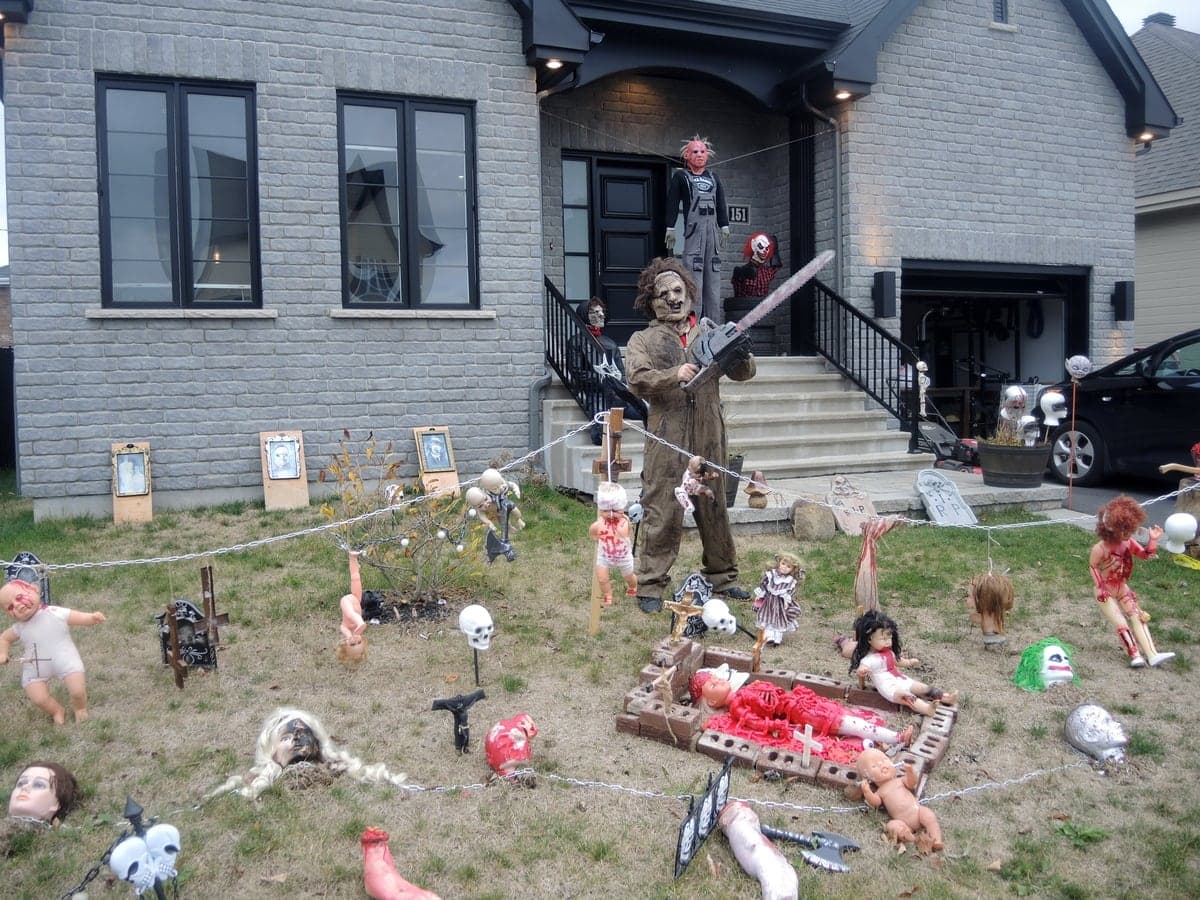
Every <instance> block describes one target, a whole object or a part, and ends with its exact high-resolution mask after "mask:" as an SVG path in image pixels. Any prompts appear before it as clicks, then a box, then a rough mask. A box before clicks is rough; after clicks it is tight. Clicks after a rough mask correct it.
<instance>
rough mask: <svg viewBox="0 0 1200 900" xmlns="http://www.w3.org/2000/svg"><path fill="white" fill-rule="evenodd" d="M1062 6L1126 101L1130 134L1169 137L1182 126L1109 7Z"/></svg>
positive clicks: (1089, 1)
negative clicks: (1171, 132) (1176, 128)
mask: <svg viewBox="0 0 1200 900" xmlns="http://www.w3.org/2000/svg"><path fill="white" fill-rule="evenodd" d="M1062 2H1063V6H1065V7H1066V8H1067V12H1069V13H1070V14H1071V18H1072V19H1074V20H1075V24H1076V25H1078V26H1079V30H1080V31H1082V32H1083V36H1084V38H1085V39H1086V40H1087V42H1088V44H1089V46H1091V48H1092V51H1093V52H1094V53H1095V54H1096V56H1097V57H1098V58H1099V59H1100V62H1101V63H1102V64H1103V66H1104V68H1105V69H1106V70H1107V71H1108V75H1109V77H1110V78H1111V79H1112V80H1113V84H1115V85H1116V88H1117V90H1118V91H1119V92H1120V94H1121V96H1122V97H1123V98H1124V99H1125V129H1126V131H1127V132H1128V133H1129V134H1130V135H1137V134H1140V133H1142V132H1143V131H1149V132H1151V133H1152V134H1154V135H1155V136H1156V137H1166V135H1167V133H1168V132H1169V131H1170V130H1171V129H1172V128H1174V127H1175V126H1176V125H1179V124H1180V120H1179V117H1178V116H1177V115H1175V110H1174V109H1172V108H1171V104H1170V102H1169V101H1168V100H1167V96H1166V94H1164V93H1163V91H1162V88H1160V87H1159V86H1158V82H1156V81H1155V80H1154V76H1153V75H1151V74H1150V69H1149V68H1148V67H1147V66H1146V63H1145V62H1144V61H1143V60H1142V57H1141V54H1139V53H1138V52H1137V48H1135V47H1134V46H1133V41H1131V40H1130V39H1129V35H1127V34H1125V29H1124V28H1122V27H1121V23H1120V22H1119V21H1118V20H1117V17H1116V16H1115V15H1113V12H1112V10H1111V9H1109V8H1108V4H1106V3H1100V2H1097V0H1062Z"/></svg>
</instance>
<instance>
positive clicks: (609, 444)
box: [592, 409, 633, 481]
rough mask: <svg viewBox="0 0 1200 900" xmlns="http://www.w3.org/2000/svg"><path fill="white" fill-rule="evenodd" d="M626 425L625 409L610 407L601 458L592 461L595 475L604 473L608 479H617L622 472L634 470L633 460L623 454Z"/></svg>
mask: <svg viewBox="0 0 1200 900" xmlns="http://www.w3.org/2000/svg"><path fill="white" fill-rule="evenodd" d="M624 425H625V410H623V409H610V410H609V411H608V428H606V429H605V430H604V442H603V445H602V446H601V448H600V458H599V459H596V460H593V461H592V474H593V475H603V476H604V477H605V478H606V479H607V480H608V481H616V480H617V476H618V475H619V474H620V473H621V472H629V471H632V469H633V460H631V459H624V458H622V456H621V428H622V427H623V426H624Z"/></svg>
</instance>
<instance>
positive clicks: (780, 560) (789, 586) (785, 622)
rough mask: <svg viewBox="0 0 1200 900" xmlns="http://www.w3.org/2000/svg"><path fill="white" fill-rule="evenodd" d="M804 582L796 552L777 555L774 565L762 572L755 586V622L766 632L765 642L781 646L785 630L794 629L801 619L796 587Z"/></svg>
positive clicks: (802, 571) (802, 570)
mask: <svg viewBox="0 0 1200 900" xmlns="http://www.w3.org/2000/svg"><path fill="white" fill-rule="evenodd" d="M803 583H804V569H802V568H800V560H799V559H798V558H797V557H796V555H795V554H793V553H778V554H776V555H775V565H774V567H773V568H770V569H768V570H767V571H766V572H765V573H763V577H762V582H761V583H760V584H759V586H758V587H757V588H755V589H754V621H755V624H757V625H758V627H759V628H761V629H762V630H763V632H764V637H765V638H766V642H767V643H768V644H771V645H773V646H776V647H778V646H779V645H780V644H782V643H783V633H784V632H785V631H795V630H796V625H797V623H798V622H799V621H800V604H799V603H797V602H796V588H797V587H799V586H800V585H801V584H803Z"/></svg>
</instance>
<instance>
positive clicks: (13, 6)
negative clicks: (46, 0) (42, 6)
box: [0, 0, 33, 23]
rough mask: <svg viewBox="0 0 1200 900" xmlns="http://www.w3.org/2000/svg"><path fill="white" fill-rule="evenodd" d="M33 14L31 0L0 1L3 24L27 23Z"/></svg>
mask: <svg viewBox="0 0 1200 900" xmlns="http://www.w3.org/2000/svg"><path fill="white" fill-rule="evenodd" d="M31 12H33V0H0V13H3V14H4V21H5V22H17V23H20V22H28V21H29V14H30V13H31Z"/></svg>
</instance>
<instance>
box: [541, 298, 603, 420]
mask: <svg viewBox="0 0 1200 900" xmlns="http://www.w3.org/2000/svg"><path fill="white" fill-rule="evenodd" d="M545 285H546V293H545V310H544V316H543V319H544V321H545V323H546V334H545V345H546V363H547V364H548V365H549V366H550V368H552V369H553V370H554V371H555V372H556V373H557V374H558V378H559V380H560V381H561V382H562V383H563V386H564V387H566V389H567V390H568V391H569V392H570V394H571V396H572V397H574V398H575V402H576V403H578V404H579V407H580V409H582V410H583V411H584V412H585V413H587V414H588V416H593V415H595V414H596V412H597V411H598V410H600V409H601V408H602V407H603V405H604V393H603V391H602V389H601V379H600V378H599V377H597V374H596V368H595V367H596V366H598V365H601V364H602V363H603V362H604V351H603V350H602V349H601V347H600V342H599V341H597V340H596V339H595V338H594V337H592V334H591V332H590V331H588V330H587V327H586V326H585V325H584V324H583V322H582V321H580V319H579V316H577V315H575V309H574V307H573V306H572V305H571V304H570V303H569V302H568V301H567V298H566V297H564V296H563V295H562V292H561V291H559V289H558V288H556V287H555V286H554V283H553V282H552V281H551V280H550V279H549V278H546V279H545Z"/></svg>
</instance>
